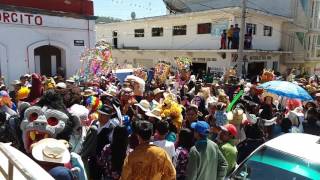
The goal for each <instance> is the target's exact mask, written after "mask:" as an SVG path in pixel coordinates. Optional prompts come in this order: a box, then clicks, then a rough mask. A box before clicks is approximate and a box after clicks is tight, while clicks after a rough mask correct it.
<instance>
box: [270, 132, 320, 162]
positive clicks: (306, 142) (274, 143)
mask: <svg viewBox="0 0 320 180" xmlns="http://www.w3.org/2000/svg"><path fill="white" fill-rule="evenodd" d="M319 140H320V137H319V136H314V135H310V134H300V133H287V134H284V135H282V136H279V137H277V138H275V139H272V140H270V141H268V142H266V143H265V145H266V146H268V147H271V148H274V149H277V150H280V151H282V152H287V153H289V154H292V155H294V156H298V157H300V158H303V159H308V160H311V161H313V162H317V163H320V156H319V152H320V142H319Z"/></svg>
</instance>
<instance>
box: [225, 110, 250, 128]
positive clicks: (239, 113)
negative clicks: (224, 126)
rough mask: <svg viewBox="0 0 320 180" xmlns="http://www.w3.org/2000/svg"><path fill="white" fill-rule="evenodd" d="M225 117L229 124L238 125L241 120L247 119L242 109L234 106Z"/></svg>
mask: <svg viewBox="0 0 320 180" xmlns="http://www.w3.org/2000/svg"><path fill="white" fill-rule="evenodd" d="M227 119H228V121H229V122H230V123H231V124H235V125H240V124H241V123H242V121H243V120H246V119H247V117H246V114H245V113H244V111H243V109H241V108H236V109H234V110H233V111H230V112H228V113H227Z"/></svg>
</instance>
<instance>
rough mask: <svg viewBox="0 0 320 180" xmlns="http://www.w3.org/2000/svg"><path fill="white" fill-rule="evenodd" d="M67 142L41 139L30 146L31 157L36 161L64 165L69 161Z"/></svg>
mask: <svg viewBox="0 0 320 180" xmlns="http://www.w3.org/2000/svg"><path fill="white" fill-rule="evenodd" d="M66 143H67V142H66V141H64V140H56V139H52V138H46V139H42V140H41V141H39V142H37V143H36V144H34V145H32V156H33V157H34V158H35V159H36V160H37V161H43V162H51V163H59V164H65V163H68V162H69V161H70V152H69V151H68V148H67V144H66Z"/></svg>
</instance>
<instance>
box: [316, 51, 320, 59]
mask: <svg viewBox="0 0 320 180" xmlns="http://www.w3.org/2000/svg"><path fill="white" fill-rule="evenodd" d="M316 57H320V49H317V50H316Z"/></svg>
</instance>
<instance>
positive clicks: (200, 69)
mask: <svg viewBox="0 0 320 180" xmlns="http://www.w3.org/2000/svg"><path fill="white" fill-rule="evenodd" d="M191 72H192V74H194V75H196V77H198V78H199V79H203V76H204V75H205V74H206V72H207V63H192V66H191Z"/></svg>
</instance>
